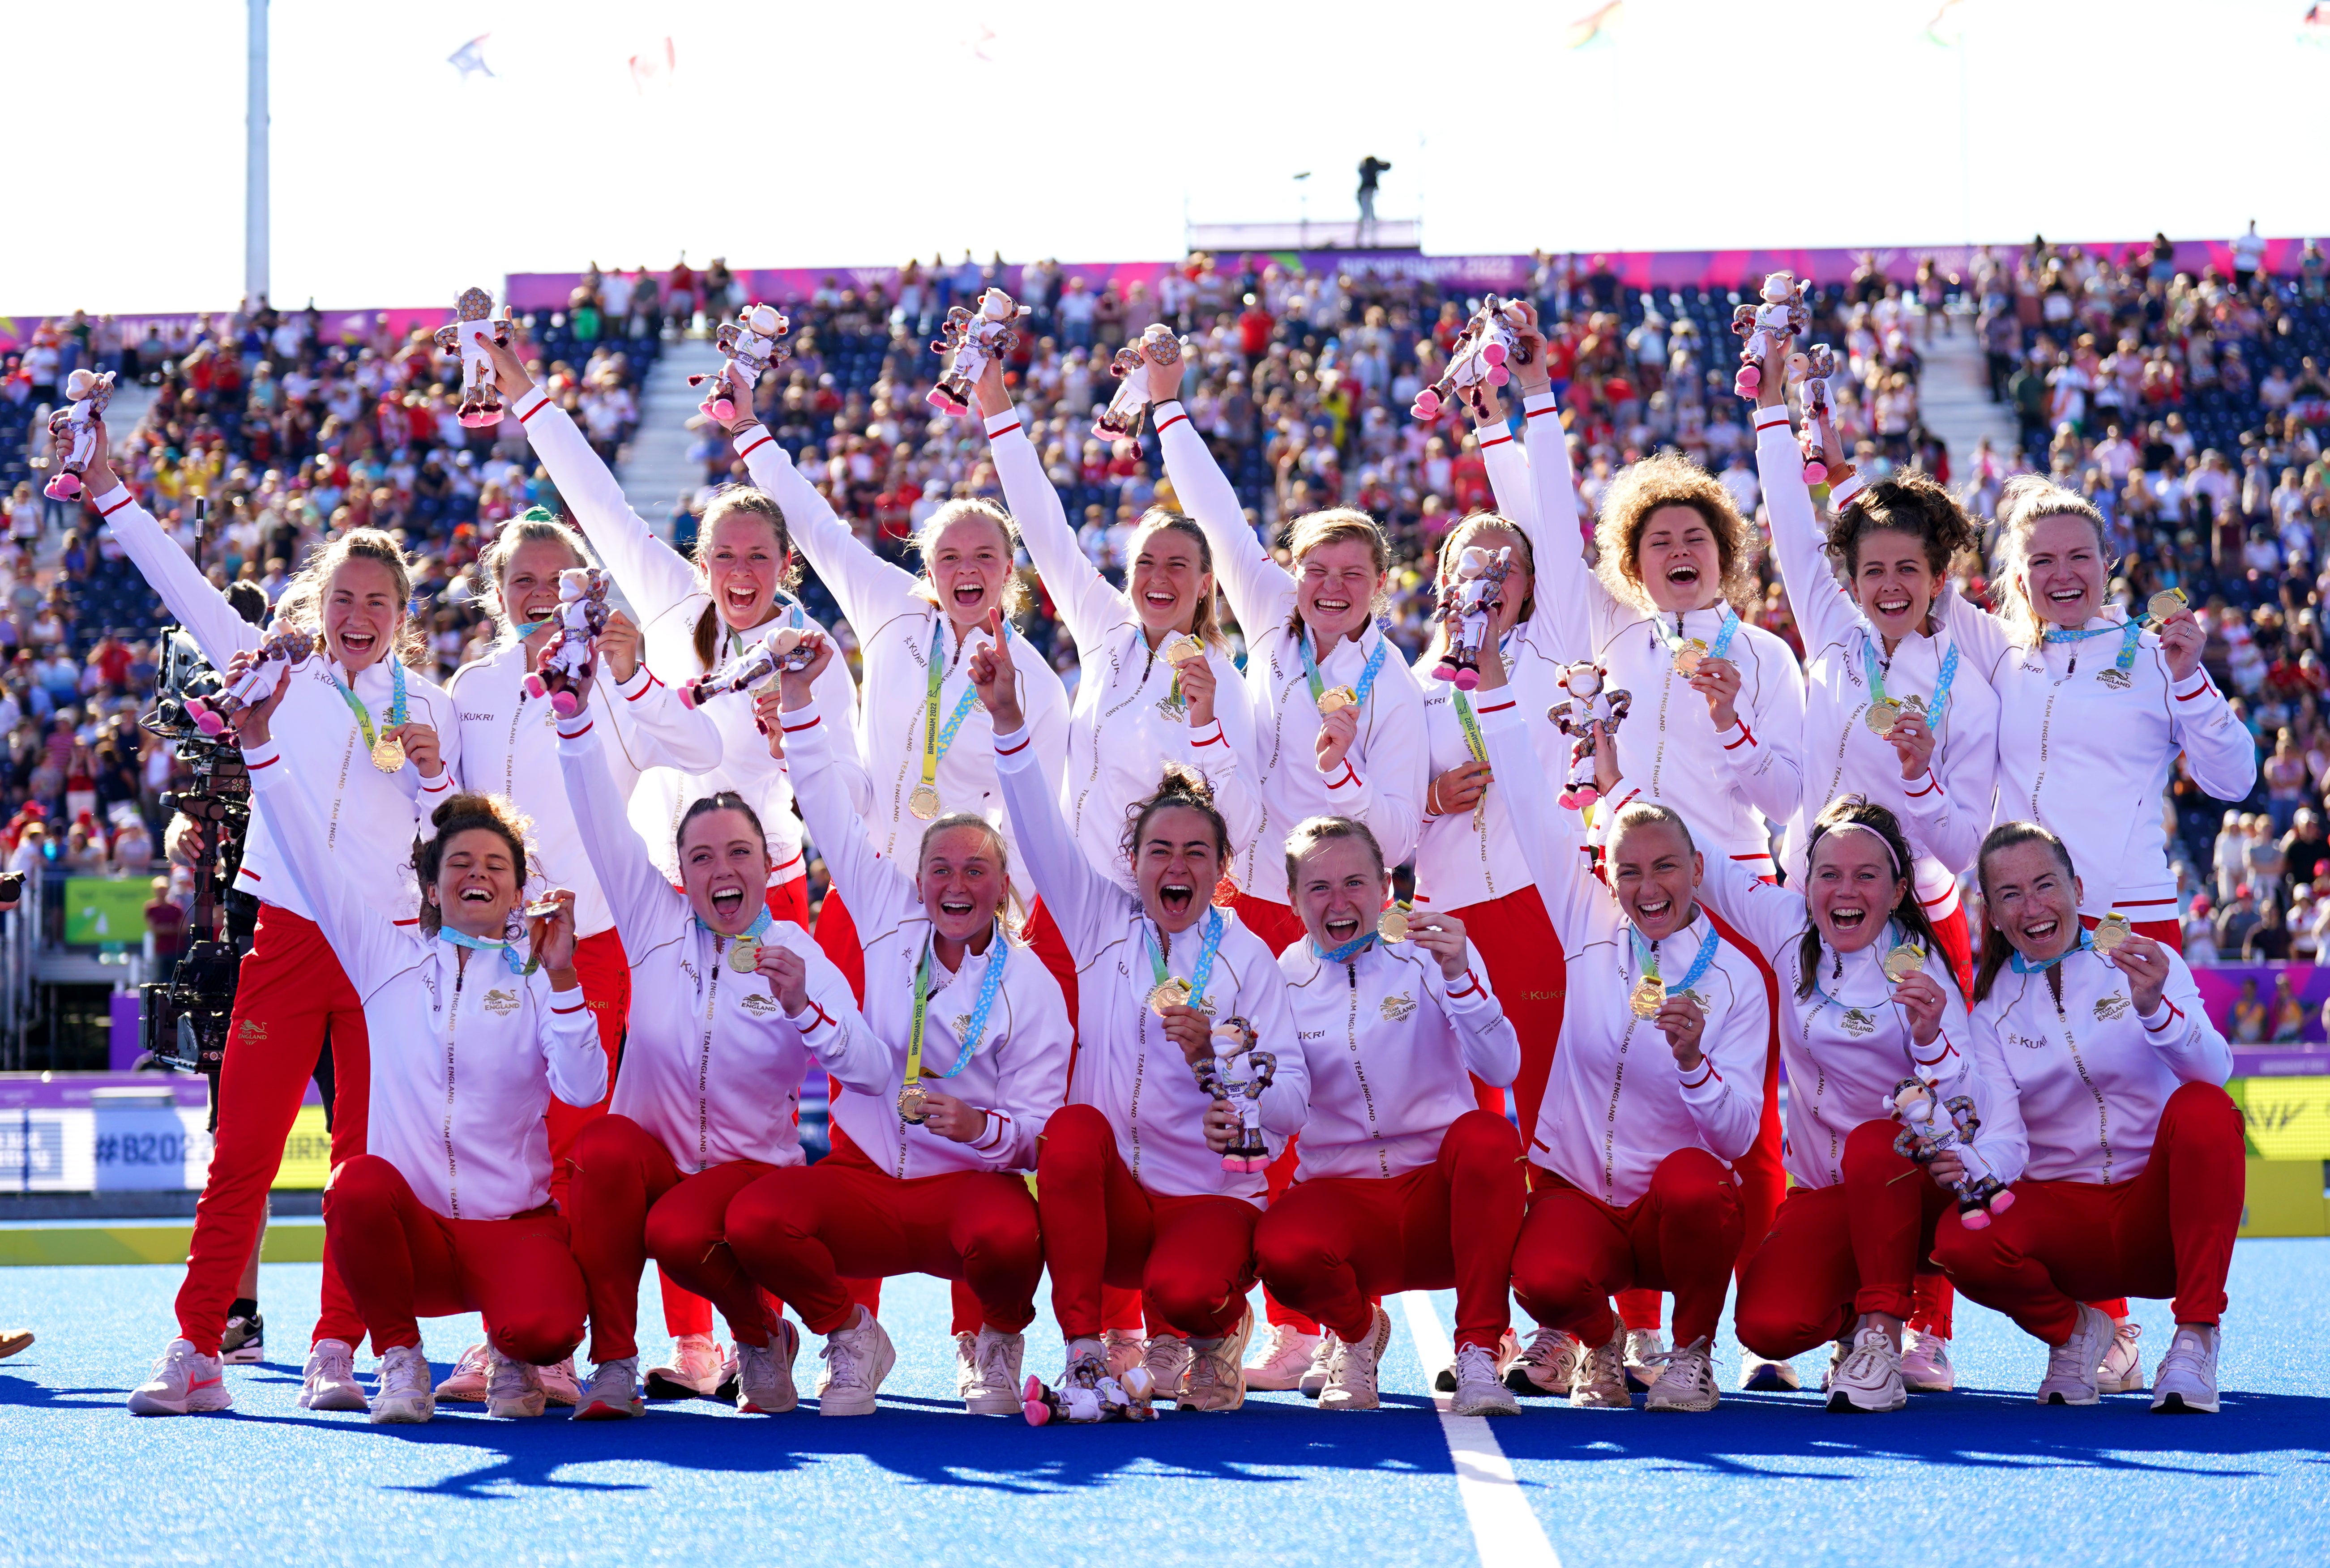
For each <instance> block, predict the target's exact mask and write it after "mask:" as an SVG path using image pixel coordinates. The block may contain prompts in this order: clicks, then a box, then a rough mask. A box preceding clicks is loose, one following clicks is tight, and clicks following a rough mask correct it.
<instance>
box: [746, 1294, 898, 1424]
mask: <svg viewBox="0 0 2330 1568" xmlns="http://www.w3.org/2000/svg"><path fill="white" fill-rule="evenodd" d="M872 1316H873V1315H872V1314H871V1313H868V1314H867V1317H869V1318H870V1317H872ZM798 1355H800V1329H798V1328H796V1327H793V1320H792V1319H791V1318H778V1319H777V1321H776V1324H775V1326H774V1327H772V1328H771V1329H770V1330H769V1343H768V1344H766V1345H747V1344H745V1343H744V1341H743V1340H741V1339H739V1340H738V1341H736V1408H737V1409H738V1410H740V1411H742V1412H744V1413H745V1414H746V1415H782V1414H784V1413H785V1412H788V1411H790V1410H791V1409H792V1408H793V1407H794V1406H795V1405H797V1404H799V1403H800V1388H799V1387H798V1386H796V1385H795V1384H794V1383H793V1358H794V1357H795V1356H798Z"/></svg>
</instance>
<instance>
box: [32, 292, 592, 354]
mask: <svg viewBox="0 0 2330 1568" xmlns="http://www.w3.org/2000/svg"><path fill="white" fill-rule="evenodd" d="M561 303H564V300H563V298H562V300H561ZM220 314H223V313H222V312H217V311H209V310H182V311H178V312H176V313H175V314H172V315H163V316H115V317H114V320H115V321H116V322H118V324H119V325H120V327H121V341H122V345H123V346H124V347H128V348H135V347H137V345H139V344H141V343H144V342H145V341H146V329H147V327H148V326H157V325H158V326H160V327H161V328H162V334H163V336H164V337H165V338H169V339H175V338H176V337H177V336H178V335H181V334H183V333H184V332H185V331H186V329H188V328H189V327H191V326H194V324H195V323H197V322H203V321H208V320H209V319H210V317H211V316H214V315H220ZM317 315H319V316H321V317H322V318H323V320H322V324H321V326H320V327H319V328H318V330H319V331H320V332H321V333H322V335H323V340H324V341H325V342H326V343H345V344H348V345H362V344H367V343H370V342H371V341H372V338H373V329H374V324H375V319H376V318H377V317H380V316H386V317H387V318H388V325H389V329H390V331H391V332H392V333H393V334H394V335H395V338H396V341H397V342H399V343H402V342H403V341H404V336H405V334H407V333H409V332H411V331H412V329H413V328H414V327H416V326H425V327H427V328H429V329H430V330H431V331H432V332H433V331H435V330H436V329H437V328H438V327H440V326H444V325H445V324H446V323H447V322H449V321H450V320H452V319H453V307H452V306H451V305H450V304H447V305H441V306H438V305H414V306H398V307H392V308H389V309H385V310H380V309H373V310H325V311H319V312H317ZM71 318H72V313H71V311H67V312H65V313H64V314H63V315H62V316H55V317H53V319H54V320H56V321H58V322H59V323H62V322H66V321H69V320H71ZM42 319H43V318H42V317H40V316H0V352H5V351H7V350H10V349H16V348H22V347H23V346H24V344H25V343H26V341H28V340H29V339H30V338H31V336H32V335H33V329H34V328H36V327H38V326H40V325H41V321H42Z"/></svg>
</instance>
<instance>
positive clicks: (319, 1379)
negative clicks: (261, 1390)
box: [299, 1339, 372, 1411]
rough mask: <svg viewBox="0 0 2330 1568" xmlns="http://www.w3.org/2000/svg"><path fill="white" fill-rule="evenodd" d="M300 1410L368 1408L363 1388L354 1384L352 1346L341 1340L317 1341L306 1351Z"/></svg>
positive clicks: (355, 1382)
mask: <svg viewBox="0 0 2330 1568" xmlns="http://www.w3.org/2000/svg"><path fill="white" fill-rule="evenodd" d="M299 1408H300V1409H301V1410H355V1411H364V1410H370V1409H371V1408H372V1402H371V1401H369V1400H367V1399H365V1391H364V1384H360V1383H358V1382H357V1381H356V1352H355V1346H353V1345H350V1344H349V1343H348V1342H347V1341H346V1340H345V1339H318V1340H317V1341H316V1343H315V1344H314V1345H312V1346H309V1347H308V1369H307V1372H306V1374H305V1375H304V1376H303V1377H302V1378H301V1379H300V1384H299Z"/></svg>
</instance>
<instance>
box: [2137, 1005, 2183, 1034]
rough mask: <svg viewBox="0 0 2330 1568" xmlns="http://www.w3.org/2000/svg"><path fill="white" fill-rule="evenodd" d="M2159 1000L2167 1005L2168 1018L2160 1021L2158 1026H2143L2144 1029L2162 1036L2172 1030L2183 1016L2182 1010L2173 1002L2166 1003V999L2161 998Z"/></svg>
mask: <svg viewBox="0 0 2330 1568" xmlns="http://www.w3.org/2000/svg"><path fill="white" fill-rule="evenodd" d="M2160 999H2161V1000H2162V1001H2163V1002H2165V1003H2167V1006H2168V1016H2167V1017H2165V1018H2164V1019H2162V1020H2161V1021H2160V1022H2159V1023H2158V1024H2146V1025H2145V1028H2146V1029H2148V1030H2150V1031H2151V1032H2152V1033H2153V1034H2164V1033H2165V1032H2167V1031H2168V1030H2169V1029H2171V1028H2173V1027H2174V1025H2176V1024H2177V1023H2178V1022H2180V1021H2181V1020H2182V1019H2183V1016H2184V1009H2183V1008H2182V1007H2180V1006H2177V1005H2176V1004H2175V1003H2174V1002H2170V1001H2168V998H2167V997H2161V998H2160Z"/></svg>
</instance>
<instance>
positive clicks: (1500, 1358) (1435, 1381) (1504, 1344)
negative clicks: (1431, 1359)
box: [1432, 1328, 1521, 1393]
mask: <svg viewBox="0 0 2330 1568" xmlns="http://www.w3.org/2000/svg"><path fill="white" fill-rule="evenodd" d="M1520 1358H1521V1342H1520V1338H1519V1337H1517V1336H1516V1335H1515V1334H1514V1333H1513V1331H1512V1330H1511V1329H1510V1328H1508V1329H1506V1330H1505V1331H1504V1332H1503V1333H1502V1334H1501V1335H1499V1336H1497V1354H1496V1356H1495V1357H1494V1359H1495V1361H1496V1364H1497V1375H1498V1376H1499V1377H1502V1376H1503V1375H1504V1374H1505V1368H1506V1367H1508V1366H1511V1365H1512V1364H1513V1363H1514V1362H1516V1361H1519V1360H1520ZM1432 1392H1433V1393H1455V1392H1456V1364H1455V1363H1454V1362H1453V1361H1452V1362H1450V1363H1449V1364H1448V1365H1445V1366H1444V1367H1442V1368H1441V1369H1440V1370H1439V1371H1438V1372H1435V1373H1434V1374H1432Z"/></svg>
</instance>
